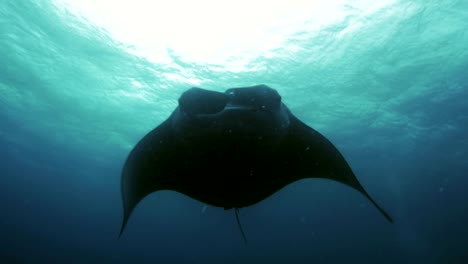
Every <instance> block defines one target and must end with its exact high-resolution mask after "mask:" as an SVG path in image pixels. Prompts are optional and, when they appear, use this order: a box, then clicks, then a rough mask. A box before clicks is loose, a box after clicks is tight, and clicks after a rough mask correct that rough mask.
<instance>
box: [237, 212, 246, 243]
mask: <svg viewBox="0 0 468 264" xmlns="http://www.w3.org/2000/svg"><path fill="white" fill-rule="evenodd" d="M234 210H235V212H236V220H237V226H239V230H240V231H241V234H242V238H243V239H244V243H245V244H247V237H246V236H245V233H244V230H243V229H242V225H241V223H240V220H239V208H236V209H234Z"/></svg>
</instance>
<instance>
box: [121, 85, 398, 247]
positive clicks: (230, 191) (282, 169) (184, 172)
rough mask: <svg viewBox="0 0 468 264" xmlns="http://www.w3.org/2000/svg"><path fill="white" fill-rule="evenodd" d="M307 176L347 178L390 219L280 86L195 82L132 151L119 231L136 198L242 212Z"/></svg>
mask: <svg viewBox="0 0 468 264" xmlns="http://www.w3.org/2000/svg"><path fill="white" fill-rule="evenodd" d="M304 178H325V179H330V180H335V181H338V182H341V183H343V184H346V185H348V186H350V187H352V188H354V189H355V190H357V191H359V192H360V193H362V194H363V195H364V196H366V197H367V198H368V199H369V200H370V202H371V203H372V204H374V205H375V207H376V208H377V209H378V210H379V211H380V212H381V213H382V214H383V215H384V216H385V218H387V220H389V221H390V222H392V219H391V218H390V216H389V215H388V214H387V213H386V212H385V211H384V210H383V209H382V208H381V207H380V206H379V205H378V204H377V203H376V202H375V201H374V200H373V199H372V198H371V197H370V196H369V194H367V192H366V191H365V190H364V188H363V187H362V186H361V184H360V183H359V181H358V180H357V179H356V177H355V176H354V173H353V172H352V170H351V168H350V167H349V165H348V163H347V162H346V161H345V159H344V158H343V156H342V155H341V154H340V152H339V151H338V150H337V149H336V148H335V147H334V146H333V144H332V143H331V142H330V141H328V140H327V139H326V138H325V137H324V136H322V135H321V134H320V133H318V132H317V131H315V130H314V129H312V128H310V127H309V126H307V125H305V124H304V123H303V122H301V121H300V120H299V119H297V118H296V117H295V116H294V115H293V114H292V113H291V112H290V111H289V109H288V108H287V107H286V106H285V105H284V104H283V103H282V102H281V97H280V95H279V94H278V93H277V91H276V90H274V89H272V88H270V87H268V86H265V85H258V86H253V87H245V88H232V89H228V90H227V91H226V92H225V93H219V92H214V91H208V90H203V89H200V88H192V89H189V90H188V91H186V92H184V93H183V94H182V96H181V97H180V98H179V106H178V107H177V108H176V109H175V111H174V112H173V113H172V114H171V116H170V117H169V118H168V119H167V120H166V121H164V122H163V123H162V124H160V125H159V126H158V127H156V128H155V129H153V130H152V131H151V132H149V133H148V134H147V135H146V136H145V137H144V138H143V139H141V141H140V142H138V144H137V145H136V146H135V148H134V149H133V150H132V151H131V153H130V154H129V156H128V159H127V161H126V163H125V166H124V168H123V172H122V197H123V205H124V218H123V224H122V228H121V230H120V235H121V234H122V232H123V230H124V228H125V225H126V224H127V221H128V218H129V216H130V214H131V212H132V210H133V209H134V208H135V206H136V205H137V204H138V202H140V201H141V200H142V199H143V198H144V197H145V196H146V195H148V194H150V193H152V192H155V191H158V190H173V191H177V192H180V193H182V194H185V195H187V196H189V197H192V198H193V199H196V200H199V201H201V202H203V203H206V204H209V205H213V206H218V207H223V208H225V209H231V208H235V209H236V217H237V209H238V208H242V207H246V206H250V205H253V204H256V203H258V202H260V201H262V200H264V199H265V198H267V197H269V196H270V195H272V194H274V193H275V192H276V191H278V190H280V189H281V188H283V187H285V186H286V185H288V184H290V183H292V182H295V181H297V180H300V179H304ZM237 220H239V219H238V218H237ZM239 226H240V225H239ZM241 231H242V228H241ZM242 234H243V232H242ZM244 238H245V236H244Z"/></svg>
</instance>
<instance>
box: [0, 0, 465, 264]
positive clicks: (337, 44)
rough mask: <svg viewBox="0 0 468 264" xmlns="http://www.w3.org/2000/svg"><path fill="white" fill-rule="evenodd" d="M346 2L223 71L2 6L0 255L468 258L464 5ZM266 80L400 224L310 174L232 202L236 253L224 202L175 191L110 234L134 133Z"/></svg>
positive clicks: (58, 15)
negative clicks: (257, 198)
mask: <svg viewBox="0 0 468 264" xmlns="http://www.w3.org/2000/svg"><path fill="white" fill-rule="evenodd" d="M358 2H359V1H349V3H346V5H344V7H346V8H347V10H348V12H347V16H346V17H344V18H343V19H341V20H339V21H337V22H336V23H333V24H329V25H326V26H322V27H320V28H318V29H315V30H310V31H306V30H303V31H299V32H296V33H294V34H292V35H290V36H289V38H288V39H287V41H286V42H284V43H283V45H282V46H281V47H279V48H277V49H275V50H273V51H269V52H268V53H266V52H265V53H262V52H259V53H258V54H255V56H253V57H250V60H249V61H248V62H247V63H246V64H245V65H244V67H241V69H240V70H233V69H232V68H228V67H225V65H223V64H216V63H211V62H203V61H201V62H200V61H198V62H197V63H193V62H191V61H189V60H187V59H184V57H183V56H179V55H178V54H177V52H168V60H165V61H164V62H158V61H157V60H150V59H147V58H145V57H143V56H140V55H136V54H137V53H136V52H132V47H131V46H128V45H126V44H124V43H122V42H120V41H117V40H116V39H114V38H113V37H112V36H111V34H109V33H108V32H107V31H106V30H104V29H103V28H101V27H98V26H96V25H94V24H93V23H91V22H90V21H87V20H85V19H84V18H82V17H78V16H76V15H74V14H75V13H72V12H69V11H67V9H64V8H61V7H60V6H59V5H57V4H54V3H52V2H49V1H45V0H15V1H13V0H11V1H7V0H4V1H1V2H0V146H1V148H0V208H1V215H0V234H1V236H0V262H1V263H454V264H455V263H468V251H467V248H468V247H467V245H468V225H467V223H468V211H466V210H467V209H466V208H468V194H467V188H468V158H467V157H468V153H467V149H468V103H467V99H468V48H467V47H468V44H467V43H468V30H467V29H468V1H466V0H459V1H457V0H442V1H422V0H421V1H416V0H415V1H403V0H400V1H397V0H395V1H393V2H392V3H391V4H389V5H388V6H387V7H386V8H383V9H381V10H379V11H378V12H368V11H369V10H367V9H366V8H365V7H363V6H362V5H360V8H353V7H355V5H357V4H358ZM181 8H182V7H181ZM265 8H268V6H267V5H266V6H265ZM167 26H168V27H171V25H167ZM188 41H189V40H188ZM232 60H234V61H235V60H236V58H232V59H231V61H232ZM260 83H263V84H267V85H269V86H271V87H273V88H275V89H277V90H278V91H279V93H280V94H281V95H282V98H283V102H284V103H285V104H286V105H288V107H289V108H290V109H291V111H292V112H293V113H294V114H295V115H296V116H298V117H299V118H300V119H301V120H303V121H304V122H306V123H307V124H309V125H310V126H312V127H314V128H316V129H317V130H319V131H320V132H321V133H323V134H324V135H325V136H326V137H327V138H329V139H330V140H331V141H332V142H333V143H334V144H335V145H336V146H337V147H338V148H339V149H340V151H341V152H342V153H343V155H344V156H345V157H346V159H347V160H348V161H349V163H350V165H351V167H352V168H353V170H354V171H355V173H356V175H357V177H358V179H359V180H360V182H361V183H362V184H363V186H364V187H365V188H366V190H367V191H368V192H369V193H370V195H371V196H373V197H374V199H375V200H376V201H377V202H378V203H379V204H380V205H381V206H382V207H383V208H385V209H386V210H387V211H388V212H389V214H390V215H391V216H392V217H393V218H394V220H395V223H394V224H389V223H388V222H387V221H386V220H385V219H384V218H383V217H382V215H381V214H380V213H379V212H378V211H377V210H376V209H375V208H374V207H373V206H372V205H371V204H370V203H369V202H368V200H366V198H365V197H363V196H362V195H361V194H359V193H358V192H356V191H354V190H352V189H351V188H349V187H346V186H344V185H341V184H339V183H336V182H331V181H326V180H318V179H310V180H302V181H299V182H296V183H293V184H291V185H289V186H287V187H286V188H284V189H282V190H281V191H279V192H278V193H276V194H275V195H273V196H272V197H270V198H269V199H267V200H265V201H262V202H261V203H258V204H256V205H254V206H251V207H248V208H243V209H241V210H240V218H241V222H242V225H243V228H244V230H245V232H246V235H247V237H248V239H249V243H248V245H247V246H246V245H244V243H243V240H242V236H241V234H240V232H239V229H238V227H237V224H236V220H235V215H234V211H232V210H230V211H225V210H223V209H222V208H215V207H211V206H205V205H204V204H202V203H200V202H198V201H195V200H192V199H190V198H188V197H186V196H183V195H181V194H178V193H175V192H170V191H162V192H158V193H155V194H153V195H151V196H149V197H147V198H146V199H145V200H144V201H143V202H142V203H140V204H139V206H138V207H137V209H136V210H135V211H134V214H133V215H132V218H131V219H130V221H129V224H128V225H127V228H126V230H125V233H124V235H123V237H122V238H121V239H120V240H118V239H117V236H118V232H119V228H120V224H121V220H122V211H123V210H122V205H121V197H120V170H121V168H122V166H123V163H124V161H125V158H126V157H127V154H128V153H129V151H130V150H131V148H132V147H133V146H134V145H135V144H136V143H137V142H138V140H139V139H140V138H141V137H142V136H143V135H144V134H146V133H147V132H148V131H149V130H151V129H152V128H154V127H155V126H157V125H158V124H159V123H161V122H162V121H163V120H165V119H166V118H167V117H168V116H169V114H170V113H171V112H172V110H173V109H174V108H175V107H176V105H177V99H178V97H179V95H180V94H181V93H182V92H183V91H185V90H186V89H188V88H190V87H191V86H199V87H203V88H206V89H212V90H217V91H224V90H225V89H227V88H230V87H239V86H250V85H255V84H260ZM221 173H222V172H221Z"/></svg>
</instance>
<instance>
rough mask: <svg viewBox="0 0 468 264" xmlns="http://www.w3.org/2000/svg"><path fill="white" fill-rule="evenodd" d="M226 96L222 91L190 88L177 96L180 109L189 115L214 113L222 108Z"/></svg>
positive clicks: (226, 99)
mask: <svg viewBox="0 0 468 264" xmlns="http://www.w3.org/2000/svg"><path fill="white" fill-rule="evenodd" d="M227 102H228V96H227V95H226V94H224V93H219V92H215V91H208V90H204V89H200V88H192V89H190V90H188V91H186V92H185V93H183V94H182V96H181V97H180V98H179V106H180V108H181V110H182V111H183V112H185V113H187V114H190V115H209V114H216V113H218V112H220V111H222V110H223V109H224V107H225V106H226V103H227Z"/></svg>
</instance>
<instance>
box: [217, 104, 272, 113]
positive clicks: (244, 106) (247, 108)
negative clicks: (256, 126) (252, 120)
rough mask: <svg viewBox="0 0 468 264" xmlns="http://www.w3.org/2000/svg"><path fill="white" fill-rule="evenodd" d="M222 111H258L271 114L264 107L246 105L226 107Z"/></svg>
mask: <svg viewBox="0 0 468 264" xmlns="http://www.w3.org/2000/svg"><path fill="white" fill-rule="evenodd" d="M224 110H246V111H252V112H259V111H264V112H271V111H270V110H268V109H266V108H265V107H252V106H247V105H228V106H226V107H225V108H224Z"/></svg>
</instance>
